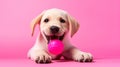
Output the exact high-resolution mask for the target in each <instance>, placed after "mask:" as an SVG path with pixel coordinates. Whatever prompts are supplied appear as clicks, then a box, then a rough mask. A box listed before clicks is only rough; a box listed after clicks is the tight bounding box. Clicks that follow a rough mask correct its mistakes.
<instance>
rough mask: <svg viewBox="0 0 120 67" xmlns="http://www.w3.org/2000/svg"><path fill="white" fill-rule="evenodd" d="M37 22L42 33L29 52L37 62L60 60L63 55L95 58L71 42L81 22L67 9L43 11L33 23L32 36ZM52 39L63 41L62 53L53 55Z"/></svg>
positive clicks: (80, 58)
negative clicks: (50, 46) (49, 48)
mask: <svg viewBox="0 0 120 67" xmlns="http://www.w3.org/2000/svg"><path fill="white" fill-rule="evenodd" d="M37 24H38V25H39V29H40V33H39V36H38V37H37V40H36V43H35V44H34V46H33V47H32V48H31V49H30V50H29V52H28V57H29V58H30V59H32V60H33V61H35V62H36V63H50V62H51V60H52V59H57V60H58V59H60V58H61V56H63V57H64V58H65V59H68V60H75V61H78V62H91V61H92V60H93V58H92V55H91V54H90V53H86V52H82V51H80V50H79V49H77V48H76V47H74V46H73V45H72V44H71V43H70V41H69V38H71V37H72V36H73V35H74V34H75V33H76V32H77V31H78V28H79V24H78V22H77V21H76V20H75V19H74V18H73V17H71V16H70V15H69V14H68V13H67V12H66V11H64V10H61V9H56V8H53V9H49V10H45V11H43V12H42V13H41V14H40V15H38V16H37V17H36V18H34V19H33V21H32V23H31V28H32V36H33V34H34V30H35V27H36V25H37ZM52 39H59V40H61V41H62V42H63V44H64V50H63V52H62V53H61V54H59V55H53V54H51V53H50V52H49V51H48V49H47V47H48V43H49V41H50V40H52Z"/></svg>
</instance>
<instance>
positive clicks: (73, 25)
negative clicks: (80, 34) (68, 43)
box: [67, 15, 79, 37]
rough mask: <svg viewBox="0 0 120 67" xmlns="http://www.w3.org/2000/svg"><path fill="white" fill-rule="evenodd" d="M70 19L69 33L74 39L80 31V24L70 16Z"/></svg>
mask: <svg viewBox="0 0 120 67" xmlns="http://www.w3.org/2000/svg"><path fill="white" fill-rule="evenodd" d="M67 17H68V22H69V33H70V36H71V37H72V36H73V35H74V34H75V33H76V32H77V31H78V29H79V24H78V22H77V21H76V20H75V19H74V18H73V17H71V16H70V15H67Z"/></svg>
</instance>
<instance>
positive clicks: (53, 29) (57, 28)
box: [50, 26, 59, 34]
mask: <svg viewBox="0 0 120 67" xmlns="http://www.w3.org/2000/svg"><path fill="white" fill-rule="evenodd" d="M50 31H51V33H53V34H55V33H58V32H59V27H57V26H51V27H50Z"/></svg>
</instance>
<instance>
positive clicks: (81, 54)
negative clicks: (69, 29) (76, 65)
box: [73, 52, 93, 62]
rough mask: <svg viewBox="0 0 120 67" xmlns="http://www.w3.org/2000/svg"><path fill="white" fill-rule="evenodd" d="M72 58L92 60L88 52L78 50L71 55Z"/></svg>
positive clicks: (80, 60)
mask: <svg viewBox="0 0 120 67" xmlns="http://www.w3.org/2000/svg"><path fill="white" fill-rule="evenodd" d="M73 60H75V61H77V62H92V61H93V57H92V55H91V54H90V53H85V52H79V53H76V54H75V55H74V56H73Z"/></svg>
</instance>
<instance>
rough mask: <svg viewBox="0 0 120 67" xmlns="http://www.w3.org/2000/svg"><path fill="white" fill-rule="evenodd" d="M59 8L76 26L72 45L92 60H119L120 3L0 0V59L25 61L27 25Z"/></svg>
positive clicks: (105, 0)
mask: <svg viewBox="0 0 120 67" xmlns="http://www.w3.org/2000/svg"><path fill="white" fill-rule="evenodd" d="M49 8H60V9H64V10H66V11H68V12H69V13H70V14H71V15H72V16H74V17H75V18H76V19H77V20H78V21H79V23H80V25H81V27H80V29H79V31H78V32H77V33H76V34H75V36H74V37H73V38H72V40H71V41H72V42H73V43H74V45H75V46H76V47H78V48H79V49H81V50H83V51H86V52H91V53H92V54H93V56H94V58H120V0H59V1H58V0H0V58H26V55H27V52H28V50H29V49H30V48H31V47H32V46H33V44H34V42H35V39H36V36H37V34H38V28H36V31H35V35H34V36H33V37H31V34H30V33H31V30H30V22H31V20H32V19H33V18H34V17H35V16H37V15H38V14H40V13H41V12H42V11H43V10H45V9H49Z"/></svg>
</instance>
